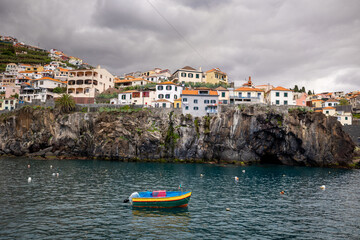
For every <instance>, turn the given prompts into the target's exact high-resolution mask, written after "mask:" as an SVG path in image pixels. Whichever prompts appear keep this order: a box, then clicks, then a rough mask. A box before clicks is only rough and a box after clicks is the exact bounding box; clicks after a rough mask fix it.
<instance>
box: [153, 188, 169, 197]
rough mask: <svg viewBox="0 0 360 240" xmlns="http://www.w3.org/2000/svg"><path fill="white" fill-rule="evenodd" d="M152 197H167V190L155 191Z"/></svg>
mask: <svg viewBox="0 0 360 240" xmlns="http://www.w3.org/2000/svg"><path fill="white" fill-rule="evenodd" d="M152 195H153V197H166V191H165V190H159V191H153V192H152Z"/></svg>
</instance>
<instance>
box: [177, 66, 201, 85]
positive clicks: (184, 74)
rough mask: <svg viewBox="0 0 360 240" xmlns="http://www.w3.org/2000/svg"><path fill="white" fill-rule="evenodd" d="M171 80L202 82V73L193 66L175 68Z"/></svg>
mask: <svg viewBox="0 0 360 240" xmlns="http://www.w3.org/2000/svg"><path fill="white" fill-rule="evenodd" d="M172 78H173V81H174V82H177V83H180V84H181V83H188V82H192V83H197V82H204V78H205V77H204V73H203V72H202V71H201V68H200V69H199V70H196V69H195V68H192V67H189V66H186V67H183V68H181V69H178V70H176V71H175V72H174V73H173V75H172Z"/></svg>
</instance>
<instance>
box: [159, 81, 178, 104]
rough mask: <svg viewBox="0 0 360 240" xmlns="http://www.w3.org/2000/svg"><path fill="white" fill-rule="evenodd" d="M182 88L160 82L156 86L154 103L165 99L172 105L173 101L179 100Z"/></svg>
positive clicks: (170, 83) (171, 83)
mask: <svg viewBox="0 0 360 240" xmlns="http://www.w3.org/2000/svg"><path fill="white" fill-rule="evenodd" d="M181 92H182V87H181V86H178V85H176V84H175V83H173V82H162V83H159V84H157V85H156V97H155V101H157V100H161V99H165V100H167V101H169V102H171V103H174V100H175V99H178V98H180V94H181Z"/></svg>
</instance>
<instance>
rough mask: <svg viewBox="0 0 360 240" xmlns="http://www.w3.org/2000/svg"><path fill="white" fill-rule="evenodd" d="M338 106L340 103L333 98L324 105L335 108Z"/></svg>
mask: <svg viewBox="0 0 360 240" xmlns="http://www.w3.org/2000/svg"><path fill="white" fill-rule="evenodd" d="M337 105H339V101H338V100H336V99H333V98H330V99H328V100H326V101H325V102H324V103H323V107H335V106H337Z"/></svg>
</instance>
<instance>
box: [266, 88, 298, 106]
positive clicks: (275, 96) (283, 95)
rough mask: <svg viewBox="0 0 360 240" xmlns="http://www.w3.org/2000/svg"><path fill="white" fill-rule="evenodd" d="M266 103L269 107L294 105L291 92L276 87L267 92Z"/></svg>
mask: <svg viewBox="0 0 360 240" xmlns="http://www.w3.org/2000/svg"><path fill="white" fill-rule="evenodd" d="M267 102H268V104H270V105H277V106H279V105H285V106H286V105H295V103H294V96H293V91H291V90H290V89H287V88H283V87H276V88H273V89H271V90H270V91H269V93H268V98H267Z"/></svg>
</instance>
